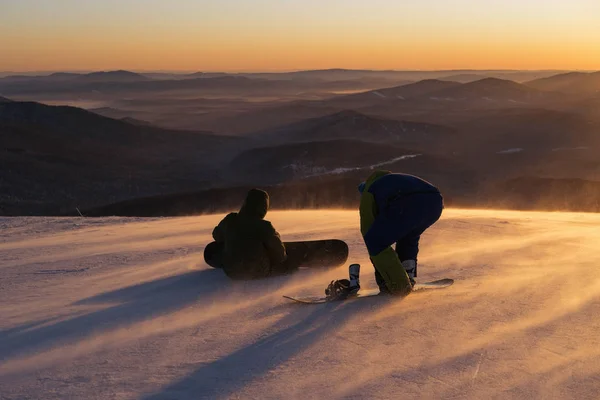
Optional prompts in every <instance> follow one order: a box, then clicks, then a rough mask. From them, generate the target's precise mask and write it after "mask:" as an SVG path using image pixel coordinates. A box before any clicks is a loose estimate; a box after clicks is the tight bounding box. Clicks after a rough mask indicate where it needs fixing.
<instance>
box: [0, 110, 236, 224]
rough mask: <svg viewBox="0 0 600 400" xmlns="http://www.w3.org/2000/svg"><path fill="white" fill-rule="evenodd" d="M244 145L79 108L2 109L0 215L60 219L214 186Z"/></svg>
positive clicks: (231, 140) (0, 129)
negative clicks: (77, 210) (78, 210)
mask: <svg viewBox="0 0 600 400" xmlns="http://www.w3.org/2000/svg"><path fill="white" fill-rule="evenodd" d="M240 142H242V140H241V139H239V138H230V137H225V136H215V135H211V134H208V133H206V132H188V131H176V130H166V129H158V128H154V127H147V126H139V125H134V124H131V123H127V122H124V121H118V120H113V119H110V118H105V117H102V116H100V115H97V114H94V113H91V112H88V111H85V110H81V109H78V108H74V107H52V106H46V105H43V104H39V103H33V102H26V103H24V102H10V103H0V143H2V147H1V148H0V181H1V182H2V186H3V190H2V192H3V194H2V195H0V209H1V210H0V213H3V214H15V213H16V214H20V213H26V214H29V213H33V214H39V213H57V212H60V210H62V209H68V208H71V209H74V207H76V206H79V207H84V206H91V205H94V204H105V203H108V202H112V201H118V200H119V199H125V198H131V197H136V196H144V195H151V194H159V193H164V192H176V191H181V190H189V189H193V188H195V187H197V185H201V186H203V187H207V186H210V185H211V183H210V181H212V179H214V177H215V176H216V175H217V171H218V168H219V162H220V161H225V160H227V159H228V158H229V157H230V155H229V154H232V153H233V152H237V151H239V150H240V149H241V148H240V146H242V145H241V144H240ZM242 148H243V146H242Z"/></svg>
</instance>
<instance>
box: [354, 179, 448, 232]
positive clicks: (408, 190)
mask: <svg viewBox="0 0 600 400" xmlns="http://www.w3.org/2000/svg"><path fill="white" fill-rule="evenodd" d="M365 183H366V185H365V187H364V191H363V193H362V196H361V199H360V222H361V226H360V230H361V232H362V234H363V236H364V235H366V234H367V232H368V231H369V229H370V228H371V225H372V224H373V222H374V221H375V218H376V217H377V215H378V214H379V212H380V211H382V210H384V209H385V208H386V207H387V206H388V205H389V204H390V203H391V202H393V201H394V200H396V199H397V198H398V197H401V196H407V195H411V194H418V193H440V191H439V189H438V188H437V187H435V186H434V185H432V184H431V183H429V182H427V181H425V180H423V179H421V178H419V177H416V176H413V175H408V174H399V173H391V172H389V171H375V172H373V173H372V174H371V176H370V177H369V178H368V179H367V181H366V182H365Z"/></svg>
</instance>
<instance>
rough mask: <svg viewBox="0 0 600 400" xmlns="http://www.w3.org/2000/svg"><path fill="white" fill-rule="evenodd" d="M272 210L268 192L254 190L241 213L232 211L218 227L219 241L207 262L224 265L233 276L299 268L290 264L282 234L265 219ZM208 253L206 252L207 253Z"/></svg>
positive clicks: (258, 275) (259, 275)
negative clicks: (270, 209)
mask: <svg viewBox="0 0 600 400" xmlns="http://www.w3.org/2000/svg"><path fill="white" fill-rule="evenodd" d="M268 209H269V195H268V194H267V192H265V191H262V190H258V189H252V190H250V191H249V192H248V194H247V196H246V200H245V201H244V204H243V205H242V207H241V209H240V211H239V212H238V213H230V214H228V215H227V216H226V217H225V218H223V220H222V221H221V222H220V223H219V225H217V226H216V227H215V229H214V230H213V234H212V236H213V238H214V240H215V242H213V243H210V244H209V245H208V246H207V249H208V247H209V246H212V247H214V248H211V249H210V251H208V252H207V253H210V254H211V258H210V259H207V260H206V261H207V263H208V264H209V265H211V266H212V267H215V268H222V269H223V271H224V272H225V274H226V275H227V276H228V277H230V278H232V279H260V278H265V277H268V276H274V275H282V274H286V273H289V272H292V270H294V269H295V268H292V267H291V266H288V265H286V263H285V261H286V259H287V253H286V250H285V246H284V244H283V243H282V241H281V238H280V236H279V233H278V232H277V231H276V230H275V228H274V227H273V225H272V224H271V222H269V221H266V220H265V219H264V218H265V216H266V215H267V211H268ZM205 254H206V253H205Z"/></svg>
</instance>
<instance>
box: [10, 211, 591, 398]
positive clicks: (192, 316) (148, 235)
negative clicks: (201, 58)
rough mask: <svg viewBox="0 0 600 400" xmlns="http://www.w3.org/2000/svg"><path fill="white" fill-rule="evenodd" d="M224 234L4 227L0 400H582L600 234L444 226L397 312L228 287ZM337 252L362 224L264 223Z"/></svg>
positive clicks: (89, 222)
mask: <svg viewBox="0 0 600 400" xmlns="http://www.w3.org/2000/svg"><path fill="white" fill-rule="evenodd" d="M221 217H222V216H221V215H219V216H202V217H190V218H156V219H143V218H136V219H126V218H102V219H84V218H1V219H0V228H1V229H0V254H1V259H0V273H1V274H0V360H1V361H0V398H1V399H3V400H5V399H29V398H35V399H42V398H43V399H107V398H110V399H137V398H140V399H152V400H155V399H204V398H206V399H231V398H234V399H238V398H239V399H330V398H335V399H339V398H344V399H363V398H364V399H400V398H404V399H441V398H446V399H447V398H460V399H592V398H597V396H598V392H599V391H600V375H599V374H600V335H599V334H598V333H599V332H600V270H599V268H600V253H598V251H597V249H598V242H599V240H600V216H598V215H594V214H574V213H573V214H572V213H533V212H528V213H520V212H499V211H468V210H445V212H444V215H443V217H442V219H441V220H440V221H439V222H438V223H437V224H436V225H435V226H434V227H433V228H431V229H430V230H429V231H428V232H427V233H426V234H425V235H424V236H423V238H422V243H421V255H420V267H419V277H418V279H419V280H431V279H438V278H444V277H451V278H454V279H455V280H456V282H455V284H454V285H453V286H452V287H450V288H448V289H443V290H439V291H431V292H423V293H414V294H412V295H409V296H408V297H407V298H405V299H390V298H370V299H364V300H356V301H349V302H345V303H338V304H323V305H301V304H295V303H292V302H291V301H289V300H286V299H284V298H282V295H283V294H297V293H307V294H308V293H314V294H320V293H321V292H322V291H323V289H324V287H325V286H326V284H327V283H328V282H329V281H330V280H331V279H336V278H343V277H347V266H343V267H339V268H336V269H334V270H329V271H325V272H323V271H321V272H314V271H312V272H311V271H308V270H303V271H300V272H298V273H296V274H295V275H293V276H291V277H287V278H278V279H269V280H264V281H258V282H232V281H230V280H228V279H227V278H226V277H225V276H224V274H223V273H222V271H219V270H213V269H210V268H208V267H207V266H206V265H205V264H204V262H203V260H202V250H203V246H204V244H206V243H207V242H208V241H209V239H210V233H211V230H212V228H213V226H214V225H215V224H216V223H217V222H218V221H219V219H220V218H221ZM269 219H271V220H272V221H273V223H274V225H275V226H276V227H277V229H278V230H279V231H280V233H281V234H282V237H283V238H284V240H308V239H323V238H341V239H344V240H346V241H347V242H348V243H349V245H350V249H351V254H350V259H349V260H348V262H349V263H350V262H359V263H361V264H362V269H361V284H362V286H363V287H365V288H372V287H374V286H375V283H374V280H373V268H372V267H371V266H370V264H369V263H368V259H367V255H366V252H365V249H364V246H363V244H362V242H361V239H360V235H359V233H358V214H357V212H355V211H289V212H272V213H270V214H269Z"/></svg>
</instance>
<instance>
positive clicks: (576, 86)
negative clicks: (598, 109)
mask: <svg viewBox="0 0 600 400" xmlns="http://www.w3.org/2000/svg"><path fill="white" fill-rule="evenodd" d="M527 85H528V86H531V87H534V88H537V89H541V90H548V91H557V92H569V93H600V71H598V72H569V73H566V74H559V75H554V76H551V77H548V78H541V79H536V80H533V81H530V82H527Z"/></svg>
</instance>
